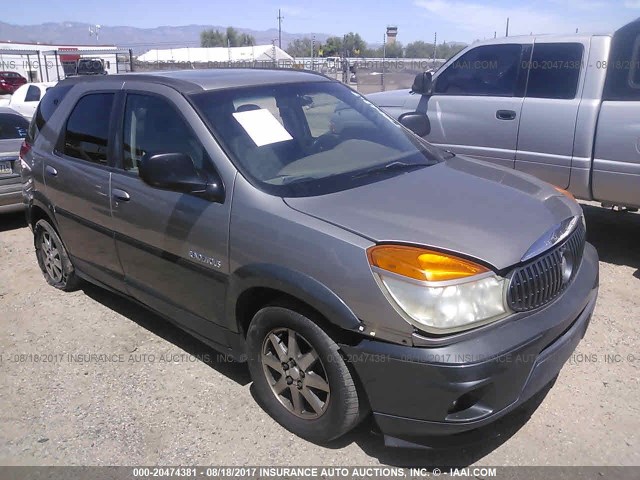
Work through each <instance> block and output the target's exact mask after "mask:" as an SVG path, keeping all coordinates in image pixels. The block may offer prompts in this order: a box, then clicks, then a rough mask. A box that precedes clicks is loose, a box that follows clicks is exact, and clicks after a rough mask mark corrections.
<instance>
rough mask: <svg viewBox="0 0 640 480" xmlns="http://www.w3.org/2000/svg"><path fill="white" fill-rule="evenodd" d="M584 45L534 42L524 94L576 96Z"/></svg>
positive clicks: (568, 97)
mask: <svg viewBox="0 0 640 480" xmlns="http://www.w3.org/2000/svg"><path fill="white" fill-rule="evenodd" d="M583 52H584V48H583V46H582V44H580V43H537V44H535V45H534V47H533V56H532V57H531V62H530V63H529V65H528V66H529V81H528V83H527V94H526V96H527V97H533V98H557V99H570V98H575V96H576V92H577V91H578V80H579V79H580V71H581V68H582V55H583Z"/></svg>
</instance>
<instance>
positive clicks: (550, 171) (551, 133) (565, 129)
mask: <svg viewBox="0 0 640 480" xmlns="http://www.w3.org/2000/svg"><path fill="white" fill-rule="evenodd" d="M588 52H589V37H585V39H584V40H582V41H577V40H575V39H572V40H571V41H567V42H564V41H561V40H560V41H559V40H558V39H554V40H553V41H550V40H548V39H545V38H544V37H540V38H536V40H535V43H534V45H533V54H532V56H531V60H530V61H529V62H527V66H528V72H529V74H528V81H527V90H526V93H525V98H524V104H523V106H522V113H521V115H520V130H519V134H518V150H517V152H516V164H515V166H516V169H517V170H521V171H523V172H527V173H530V174H532V175H535V176H536V177H538V178H541V179H542V180H545V181H547V182H549V183H552V184H554V185H556V186H558V187H562V188H567V187H568V185H569V179H570V177H571V161H572V157H573V150H574V136H575V132H576V120H577V116H578V109H579V108H580V103H581V99H582V95H581V94H582V87H583V84H584V79H585V73H584V72H585V71H586V58H588Z"/></svg>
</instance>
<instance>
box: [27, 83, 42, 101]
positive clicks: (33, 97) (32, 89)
mask: <svg viewBox="0 0 640 480" xmlns="http://www.w3.org/2000/svg"><path fill="white" fill-rule="evenodd" d="M39 100H40V89H39V88H38V87H36V86H35V85H29V88H28V89H27V94H26V95H25V96H24V101H25V102H37V101H39Z"/></svg>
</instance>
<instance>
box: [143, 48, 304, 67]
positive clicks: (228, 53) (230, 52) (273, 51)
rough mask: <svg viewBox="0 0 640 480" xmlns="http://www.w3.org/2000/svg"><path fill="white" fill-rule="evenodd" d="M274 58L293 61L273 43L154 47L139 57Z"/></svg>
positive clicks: (224, 60)
mask: <svg viewBox="0 0 640 480" xmlns="http://www.w3.org/2000/svg"><path fill="white" fill-rule="evenodd" d="M274 60H275V61H276V62H278V63H281V62H293V58H292V57H291V56H290V55H289V54H287V52H285V51H284V50H281V49H280V48H278V47H276V46H273V45H255V46H253V47H230V48H224V47H214V48H167V49H162V50H157V49H154V50H149V51H148V52H147V53H144V54H142V55H140V56H139V57H138V61H141V62H148V63H184V62H187V63H210V62H211V63H229V62H230V63H249V62H273V61H274Z"/></svg>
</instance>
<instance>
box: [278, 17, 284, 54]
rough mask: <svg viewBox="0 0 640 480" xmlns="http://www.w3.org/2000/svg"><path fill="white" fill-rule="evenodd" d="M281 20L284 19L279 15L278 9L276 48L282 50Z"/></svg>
mask: <svg viewBox="0 0 640 480" xmlns="http://www.w3.org/2000/svg"><path fill="white" fill-rule="evenodd" d="M282 20H284V17H283V16H282V14H281V13H280V9H278V48H280V49H282Z"/></svg>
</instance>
